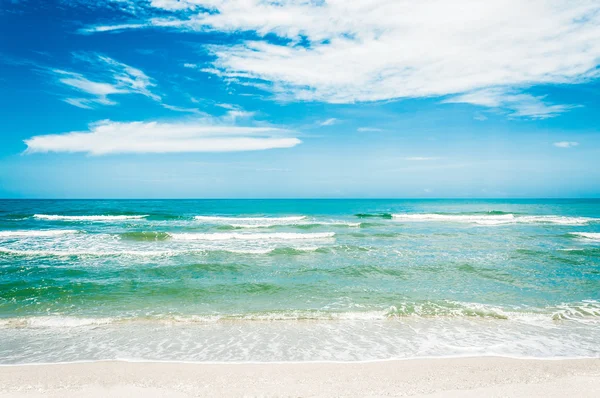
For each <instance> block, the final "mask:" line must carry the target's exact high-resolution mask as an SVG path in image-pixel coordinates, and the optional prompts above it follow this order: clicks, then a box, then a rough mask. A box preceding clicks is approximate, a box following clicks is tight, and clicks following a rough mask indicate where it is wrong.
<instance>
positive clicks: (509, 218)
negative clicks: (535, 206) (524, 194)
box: [392, 213, 600, 225]
mask: <svg viewBox="0 0 600 398" xmlns="http://www.w3.org/2000/svg"><path fill="white" fill-rule="evenodd" d="M392 217H393V219H394V220H400V221H439V222H462V223H472V224H478V225H503V224H517V223H523V224H534V223H542V224H543V223H547V224H559V225H584V224H587V223H590V222H598V221H600V219H597V218H589V217H565V216H554V215H549V216H515V215H514V214H502V215H464V214H435V213H430V214H406V213H405V214H393V215H392Z"/></svg>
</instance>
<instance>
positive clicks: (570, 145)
mask: <svg viewBox="0 0 600 398" xmlns="http://www.w3.org/2000/svg"><path fill="white" fill-rule="evenodd" d="M553 145H554V146H555V147H557V148H573V147H575V146H578V145H579V142H576V141H559V142H555V143H554V144H553Z"/></svg>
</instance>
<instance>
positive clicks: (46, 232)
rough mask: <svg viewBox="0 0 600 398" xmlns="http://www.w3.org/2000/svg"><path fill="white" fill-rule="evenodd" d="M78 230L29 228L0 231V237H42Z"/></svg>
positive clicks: (71, 232)
mask: <svg viewBox="0 0 600 398" xmlns="http://www.w3.org/2000/svg"><path fill="white" fill-rule="evenodd" d="M78 232H79V231H76V230H74V229H63V230H52V229H48V230H30V231H0V238H21V237H33V236H36V237H44V236H60V235H70V234H76V233H78Z"/></svg>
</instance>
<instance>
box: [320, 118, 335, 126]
mask: <svg viewBox="0 0 600 398" xmlns="http://www.w3.org/2000/svg"><path fill="white" fill-rule="evenodd" d="M337 122H338V120H337V119H336V118H334V117H332V118H330V119H327V120H324V121H322V122H321V123H319V126H333V125H334V124H336V123H337Z"/></svg>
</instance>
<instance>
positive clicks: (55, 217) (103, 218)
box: [33, 214, 148, 221]
mask: <svg viewBox="0 0 600 398" xmlns="http://www.w3.org/2000/svg"><path fill="white" fill-rule="evenodd" d="M33 217H34V218H37V219H40V220H55V221H121V220H140V219H142V218H146V217H148V215H136V216H134V215H121V216H104V215H97V216H62V215H56V214H34V215H33Z"/></svg>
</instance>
